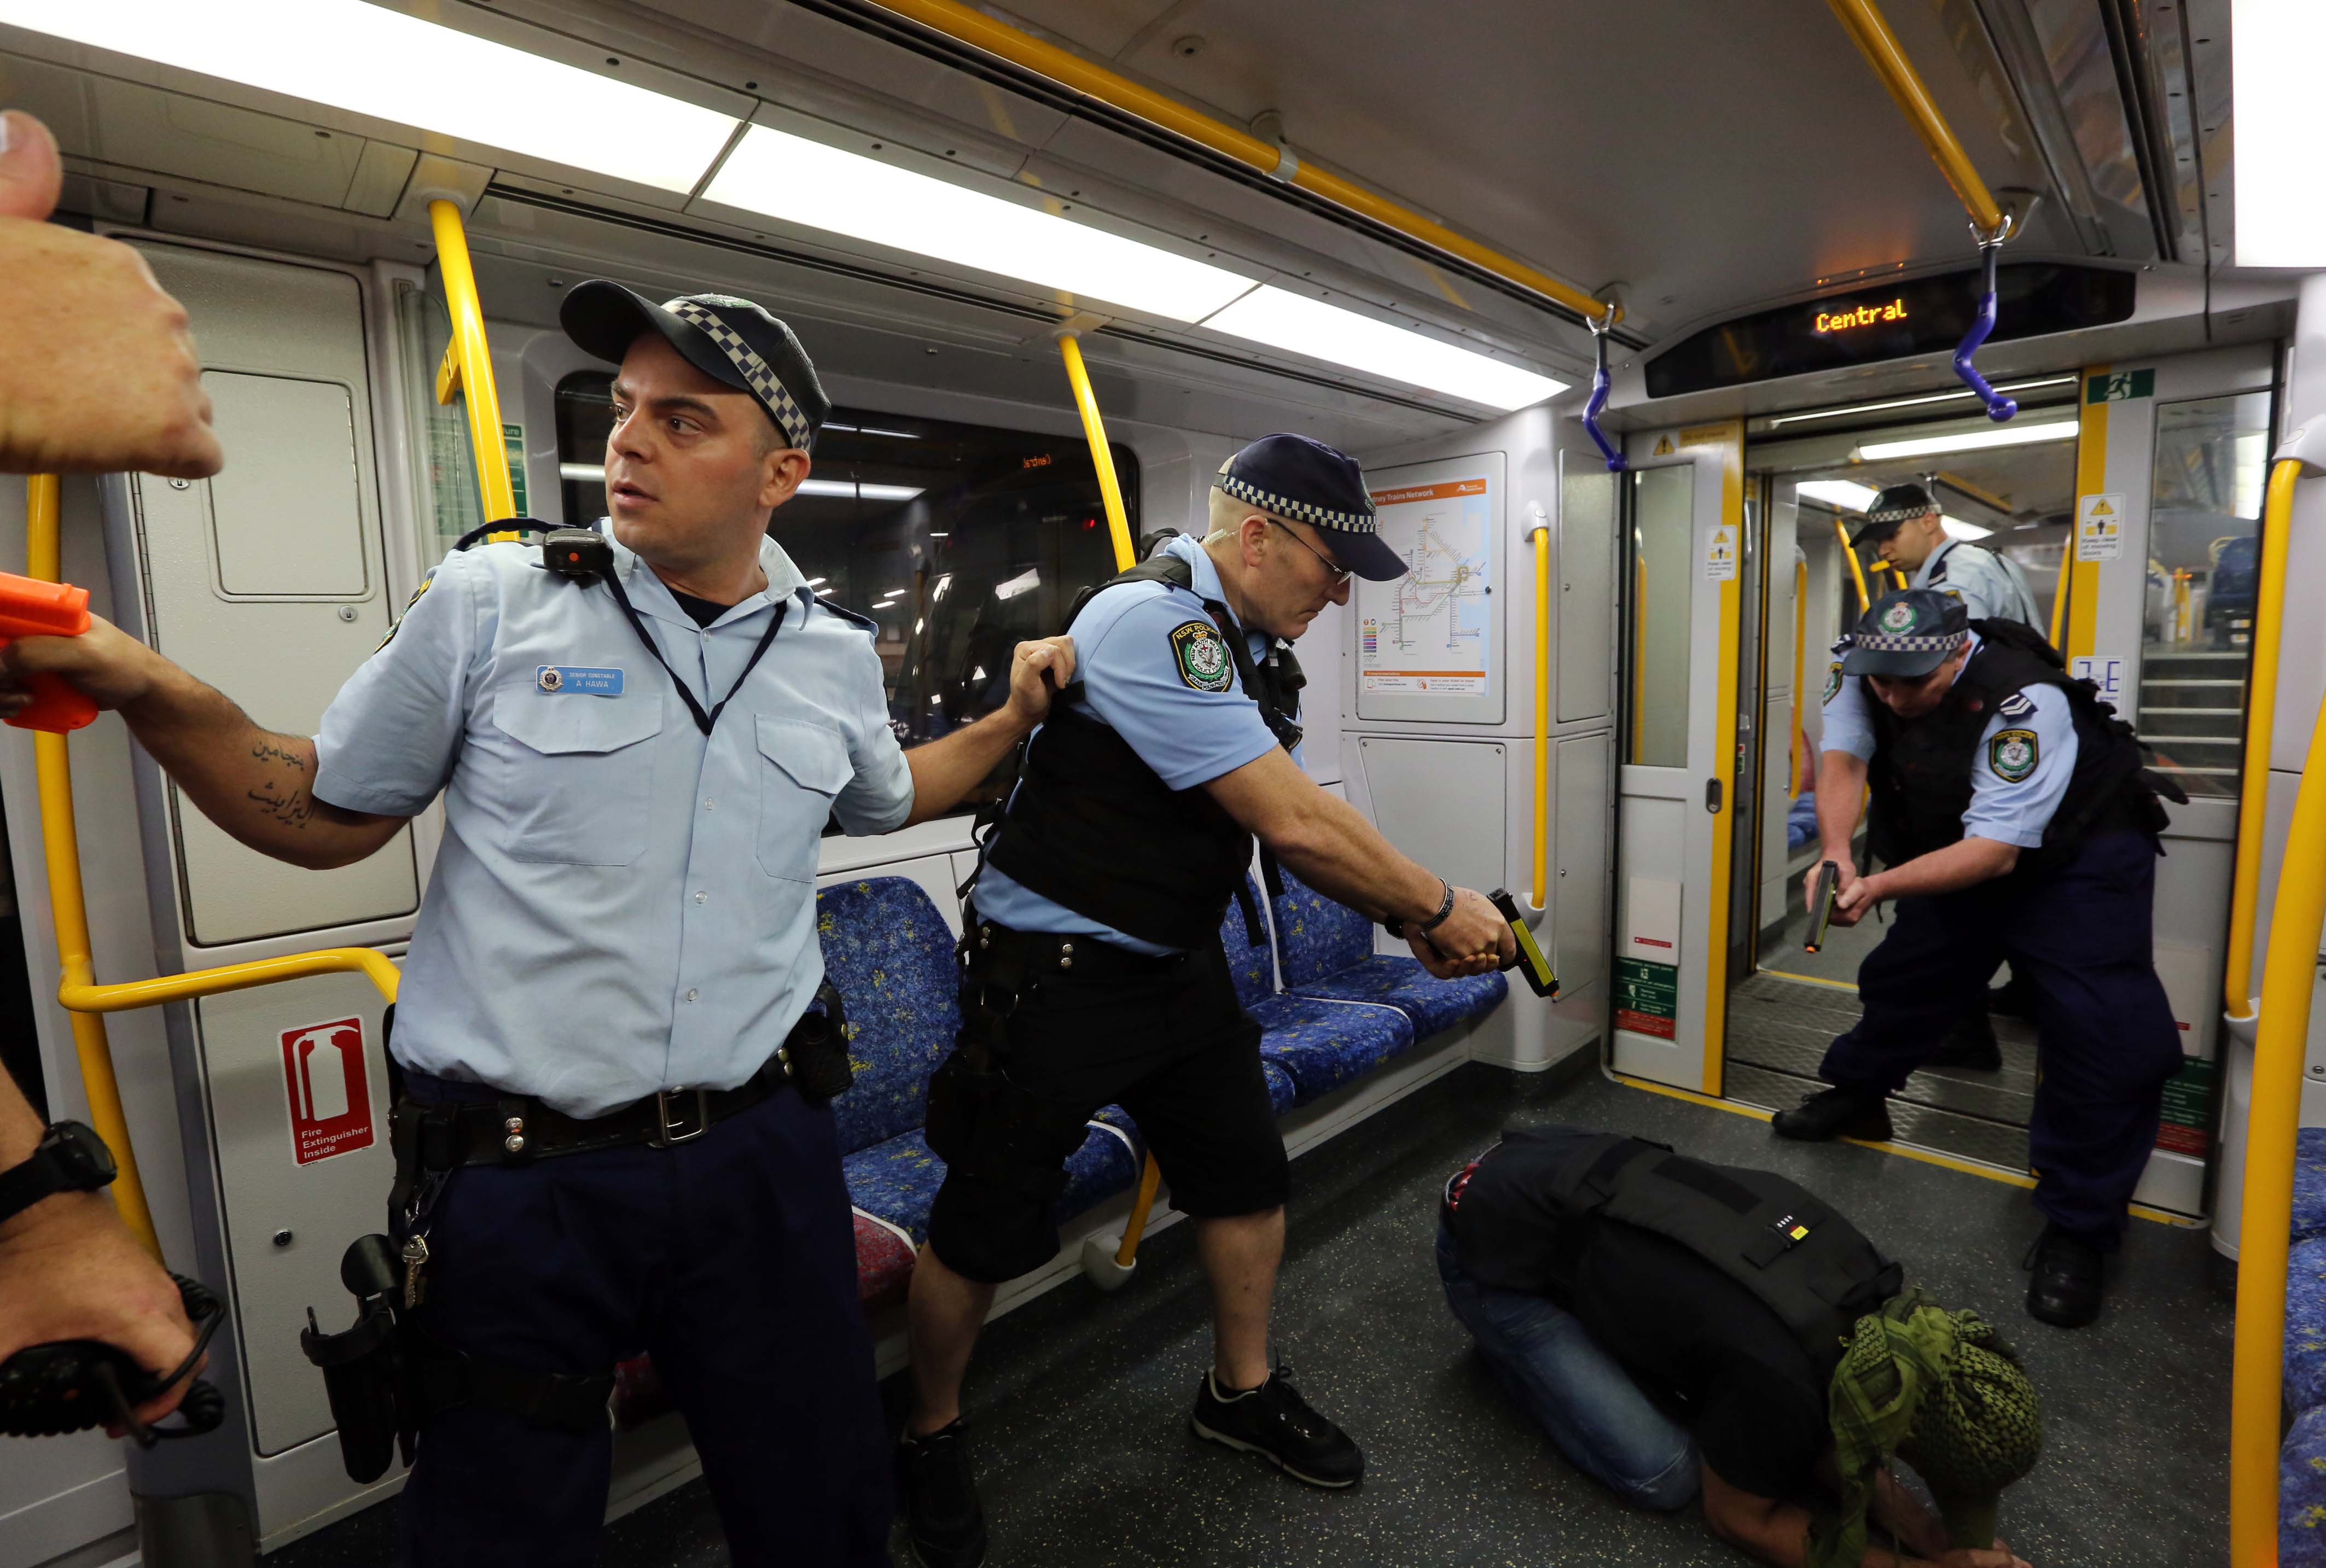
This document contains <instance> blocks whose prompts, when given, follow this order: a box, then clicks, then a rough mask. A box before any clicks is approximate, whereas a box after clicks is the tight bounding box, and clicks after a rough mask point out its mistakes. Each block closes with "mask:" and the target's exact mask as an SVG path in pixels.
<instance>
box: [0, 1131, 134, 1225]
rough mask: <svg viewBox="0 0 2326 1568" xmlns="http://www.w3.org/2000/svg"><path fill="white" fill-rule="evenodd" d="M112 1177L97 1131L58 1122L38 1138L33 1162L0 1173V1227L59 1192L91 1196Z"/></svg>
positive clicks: (109, 1158) (110, 1159)
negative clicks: (88, 1194)
mask: <svg viewBox="0 0 2326 1568" xmlns="http://www.w3.org/2000/svg"><path fill="white" fill-rule="evenodd" d="M113 1177H114V1165H113V1151H112V1150H111V1149H108V1148H107V1147H106V1146H105V1140H104V1139H103V1138H101V1137H98V1136H97V1132H96V1129H94V1128H92V1127H83V1126H82V1125H81V1124H80V1123H79V1122H77V1121H60V1122H58V1123H57V1124H56V1125H55V1126H54V1127H50V1128H49V1129H48V1130H47V1131H45V1132H43V1133H42V1135H41V1142H40V1146H39V1147H37V1148H35V1149H34V1150H33V1155H32V1158H30V1159H28V1160H26V1161H24V1162H23V1164H17V1165H11V1166H9V1167H8V1168H7V1169H6V1170H5V1171H0V1223H5V1222H6V1221H8V1220H13V1219H14V1218H15V1217H16V1216H17V1215H19V1214H21V1213H23V1211H25V1210H27V1209H29V1208H31V1207H32V1206H33V1204H35V1203H37V1202H40V1201H41V1200H42V1199H43V1198H53V1197H55V1196H56V1195H57V1194H58V1193H59V1192H96V1191H97V1190H98V1188H99V1187H103V1186H107V1185H110V1184H111V1183H112V1181H113Z"/></svg>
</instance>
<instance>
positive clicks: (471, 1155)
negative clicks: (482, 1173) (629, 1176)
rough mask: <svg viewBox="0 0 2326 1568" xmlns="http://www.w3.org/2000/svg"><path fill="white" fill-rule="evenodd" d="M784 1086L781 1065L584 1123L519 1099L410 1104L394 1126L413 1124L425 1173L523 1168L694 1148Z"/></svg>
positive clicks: (664, 1093)
mask: <svg viewBox="0 0 2326 1568" xmlns="http://www.w3.org/2000/svg"><path fill="white" fill-rule="evenodd" d="M784 1087H786V1085H785V1081H784V1070H783V1067H782V1064H781V1062H780V1059H777V1060H772V1061H770V1062H768V1065H767V1066H765V1067H763V1068H761V1069H760V1070H759V1071H758V1072H757V1073H756V1074H754V1075H753V1076H752V1077H751V1078H750V1079H749V1081H746V1082H744V1083H741V1084H740V1085H738V1086H737V1087H735V1088H733V1089H665V1090H660V1091H659V1092H657V1093H655V1094H652V1095H649V1096H647V1098H646V1099H640V1100H635V1101H633V1102H632V1103H630V1104H628V1105H626V1106H624V1107H623V1108H622V1109H619V1110H617V1111H612V1112H609V1113H608V1114H607V1115H605V1116H593V1117H591V1118H588V1119H586V1120H585V1119H583V1118H579V1117H571V1116H567V1115H566V1114H565V1113H564V1112H563V1111H561V1110H558V1109H555V1108H554V1107H552V1106H548V1105H544V1103H542V1102H541V1101H540V1100H538V1099H534V1098H533V1097H532V1096H531V1095H521V1094H508V1095H502V1096H500V1097H499V1098H498V1099H464V1100H451V1101H444V1102H440V1103H437V1104H425V1103H423V1102H421V1101H419V1100H414V1099H406V1100H404V1101H402V1102H400V1103H399V1104H398V1105H397V1106H396V1108H395V1120H396V1121H397V1122H398V1123H403V1122H405V1121H406V1119H407V1118H409V1121H410V1125H411V1127H412V1128H413V1135H414V1137H416V1139H417V1142H418V1153H419V1156H420V1158H419V1164H420V1168H421V1169H422V1170H423V1171H449V1170H452V1169H454V1168H456V1167H458V1166H461V1165H507V1164H523V1163H525V1162H526V1161H530V1160H546V1159H553V1158H554V1157H556V1156H557V1155H581V1154H588V1153H590V1152H591V1151H592V1150H596V1149H618V1148H623V1147H627V1146H629V1145H631V1144H645V1145H647V1146H649V1147H652V1148H658V1149H665V1148H670V1147H673V1146H675V1145H678V1144H684V1143H691V1142H693V1140H694V1139H696V1138H699V1137H702V1135H703V1134H704V1133H707V1132H709V1131H710V1130H711V1129H712V1127H713V1126H715V1125H717V1124H718V1123H720V1122H722V1121H725V1120H726V1119H727V1118H730V1117H733V1116H740V1114H742V1113H743V1112H744V1111H747V1110H749V1109H751V1108H752V1107H753V1106H755V1105H758V1103H759V1102H760V1101H762V1100H764V1099H767V1098H768V1096H769V1095H772V1094H774V1093H776V1092H777V1090H781V1089H783V1088H784ZM402 1130H403V1129H402V1128H401V1127H399V1128H398V1131H399V1132H401V1131H402Z"/></svg>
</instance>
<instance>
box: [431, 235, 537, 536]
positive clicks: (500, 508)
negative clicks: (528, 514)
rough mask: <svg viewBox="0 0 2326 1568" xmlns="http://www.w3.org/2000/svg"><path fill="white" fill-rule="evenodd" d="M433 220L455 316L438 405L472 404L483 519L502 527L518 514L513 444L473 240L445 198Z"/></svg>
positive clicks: (471, 431)
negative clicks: (504, 423) (505, 425)
mask: <svg viewBox="0 0 2326 1568" xmlns="http://www.w3.org/2000/svg"><path fill="white" fill-rule="evenodd" d="M428 221H429V223H430V224H431V225H433V227H434V228H435V230H436V262H437V264H438V265H439V266H441V267H442V268H443V269H444V302H445V306H446V308H447V310H448V311H450V313H451V318H452V341H451V345H450V346H449V347H447V348H446V349H445V350H444V365H443V367H442V369H440V370H439V371H438V372H437V376H436V401H437V402H438V403H440V404H450V403H451V401H452V399H453V397H454V396H455V395H456V394H458V395H460V396H461V397H463V398H465V399H466V400H467V401H466V404H465V407H466V409H467V411H468V415H469V446H470V450H472V451H473V452H474V453H475V454H476V460H477V496H478V499H479V501H480V502H481V503H482V504H483V506H484V509H485V515H484V521H486V522H488V523H498V522H499V521H500V520H501V519H502V518H504V517H514V516H516V492H515V491H514V490H513V489H512V488H511V487H510V485H509V475H508V441H507V438H506V437H504V436H503V435H502V433H501V398H500V393H499V391H498V389H497V388H496V387H495V385H494V384H493V355H492V349H491V348H489V347H488V346H487V344H486V342H485V311H484V307H483V305H482V304H480V303H479V302H478V299H477V274H476V269H475V268H474V267H473V266H472V265H470V262H469V236H468V232H467V230H465V229H463V228H462V227H461V209H459V208H458V207H455V206H454V205H452V203H451V202H450V201H446V200H444V199H442V198H441V197H440V198H439V199H436V200H434V201H432V202H430V203H429V204H428Z"/></svg>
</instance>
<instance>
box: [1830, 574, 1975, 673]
mask: <svg viewBox="0 0 2326 1568" xmlns="http://www.w3.org/2000/svg"><path fill="white" fill-rule="evenodd" d="M1969 636H1970V617H1969V615H1968V612H1966V611H1965V610H1964V608H1963V603H1962V600H1960V599H1958V598H1956V597H1955V596H1954V595H1952V594H1950V593H1940V591H1939V590H1938V589H1934V588H1903V589H1899V590H1898V591H1897V592H1895V593H1885V594H1884V595H1883V596H1882V597H1881V598H1877V599H1875V601H1874V604H1873V607H1872V608H1869V609H1868V610H1867V611H1866V612H1865V614H1864V615H1862V616H1860V617H1858V619H1857V629H1856V631H1854V632H1852V633H1850V635H1849V638H1848V643H1847V646H1846V647H1845V648H1844V650H1843V652H1842V655H1841V673H1843V674H1845V675H1893V676H1900V677H1903V678H1905V679H1909V680H1911V679H1912V678H1913V677H1915V676H1918V675H1927V674H1929V673H1931V671H1933V670H1935V669H1937V668H1938V667H1939V666H1940V664H1943V663H1946V661H1947V655H1948V654H1951V653H1953V652H1954V651H1955V650H1956V649H1957V648H1959V647H1961V646H1962V645H1963V644H1964V643H1965V642H1966V641H1968V638H1969Z"/></svg>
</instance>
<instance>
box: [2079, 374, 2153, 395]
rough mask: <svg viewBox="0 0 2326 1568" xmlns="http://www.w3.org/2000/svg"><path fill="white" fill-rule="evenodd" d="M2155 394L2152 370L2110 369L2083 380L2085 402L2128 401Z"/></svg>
mask: <svg viewBox="0 0 2326 1568" xmlns="http://www.w3.org/2000/svg"><path fill="white" fill-rule="evenodd" d="M2155 395H2156V372H2155V371H2154V370H2110V371H2107V372H2105V373H2103V374H2101V375H2098V376H2091V377H2089V378H2088V379H2087V380H2086V381H2085V382H2084V401H2085V402H2086V403H2128V402H2130V401H2131V400H2132V399H2134V398H2135V397H2154V396H2155Z"/></svg>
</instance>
